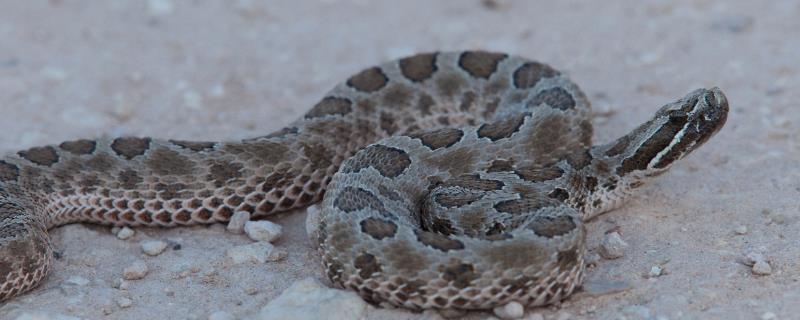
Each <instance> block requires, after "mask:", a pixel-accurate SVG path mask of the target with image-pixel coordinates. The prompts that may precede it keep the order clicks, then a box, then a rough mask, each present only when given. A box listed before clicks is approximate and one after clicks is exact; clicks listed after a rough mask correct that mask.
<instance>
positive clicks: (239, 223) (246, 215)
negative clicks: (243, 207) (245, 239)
mask: <svg viewBox="0 0 800 320" xmlns="http://www.w3.org/2000/svg"><path fill="white" fill-rule="evenodd" d="M248 221H250V212H247V211H237V212H236V213H234V214H233V216H231V220H230V221H229V222H228V226H227V227H226V229H227V230H228V232H230V233H237V234H238V233H242V232H244V224H245V223H247V222H248Z"/></svg>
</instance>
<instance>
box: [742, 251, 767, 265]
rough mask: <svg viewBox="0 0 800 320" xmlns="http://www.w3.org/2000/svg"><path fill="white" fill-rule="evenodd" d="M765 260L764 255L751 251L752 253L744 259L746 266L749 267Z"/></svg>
mask: <svg viewBox="0 0 800 320" xmlns="http://www.w3.org/2000/svg"><path fill="white" fill-rule="evenodd" d="M765 260H766V259H765V258H764V255H763V254H761V253H758V252H756V251H751V252H748V253H747V255H746V256H745V258H744V262H743V263H744V264H745V265H748V266H753V265H754V264H756V262H759V261H765Z"/></svg>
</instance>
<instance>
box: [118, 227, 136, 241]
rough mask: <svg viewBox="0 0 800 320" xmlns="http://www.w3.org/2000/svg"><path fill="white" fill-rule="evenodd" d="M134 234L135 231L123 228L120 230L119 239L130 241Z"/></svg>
mask: <svg viewBox="0 0 800 320" xmlns="http://www.w3.org/2000/svg"><path fill="white" fill-rule="evenodd" d="M133 234H134V232H133V229H131V228H128V227H123V228H122V229H120V230H119V232H117V238H120V239H121V240H127V239H130V237H133Z"/></svg>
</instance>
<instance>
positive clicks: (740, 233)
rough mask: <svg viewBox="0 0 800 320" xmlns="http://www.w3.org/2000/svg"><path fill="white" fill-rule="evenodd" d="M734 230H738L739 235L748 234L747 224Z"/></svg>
mask: <svg viewBox="0 0 800 320" xmlns="http://www.w3.org/2000/svg"><path fill="white" fill-rule="evenodd" d="M733 231H734V232H736V234H738V235H745V234H747V226H738V227H736V229H735V230H733Z"/></svg>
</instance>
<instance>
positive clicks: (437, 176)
mask: <svg viewBox="0 0 800 320" xmlns="http://www.w3.org/2000/svg"><path fill="white" fill-rule="evenodd" d="M727 111H728V105H727V101H726V100H725V97H724V95H723V94H722V92H721V91H720V90H719V89H716V88H714V89H710V90H706V89H699V90H696V91H693V92H691V93H689V94H688V95H687V96H686V97H685V98H683V99H680V100H677V101H675V102H673V103H670V104H667V105H666V106H664V107H662V108H661V109H660V110H658V111H657V112H656V115H655V116H654V117H653V118H652V119H651V120H650V121H648V122H647V123H645V124H642V125H641V126H639V127H638V128H637V129H635V130H634V131H633V132H631V133H630V134H628V135H626V136H624V137H622V138H620V139H618V140H616V141H614V142H612V143H610V144H607V145H599V146H591V145H590V144H591V136H592V126H591V122H590V119H589V114H590V111H589V103H588V101H587V100H586V97H585V96H584V94H583V93H582V92H581V91H580V89H579V88H578V87H577V86H576V85H575V84H573V83H572V82H571V81H570V80H569V79H567V78H566V77H565V76H564V75H562V74H561V73H560V72H558V71H557V70H555V69H553V68H551V67H549V66H547V65H545V64H542V63H539V62H534V61H529V60H526V59H522V58H519V57H514V56H510V55H507V54H502V53H492V52H484V51H466V52H441V53H438V52H434V53H423V54H418V55H415V56H412V57H407V58H403V59H399V60H396V61H392V62H389V63H385V64H382V65H379V66H376V67H371V68H368V69H365V70H364V71H361V72H359V73H357V74H355V75H353V76H352V77H350V78H349V79H347V81H345V82H343V83H342V84H340V85H338V86H337V87H336V88H334V89H333V90H332V91H330V92H329V93H328V94H326V95H325V97H324V98H322V99H321V100H320V102H319V103H317V104H316V105H314V106H313V107H312V108H311V110H310V111H309V112H308V113H307V114H306V115H305V116H303V117H302V118H301V119H299V120H297V121H295V122H294V123H292V124H290V125H288V126H287V127H285V128H283V129H281V130H278V131H276V132H274V133H271V134H268V135H265V136H262V137H258V138H254V139H248V140H244V141H239V142H222V143H216V142H192V141H177V140H159V139H152V138H143V137H121V138H116V139H99V140H86V139H83V140H76V141H68V142H64V143H61V144H59V145H54V146H44V147H36V148H31V149H28V150H24V151H20V152H18V153H16V154H13V155H9V156H7V157H5V158H3V159H2V160H0V300H5V299H8V298H10V297H13V296H16V295H18V294H21V293H23V292H25V291H27V290H30V289H31V288H33V287H34V286H36V285H37V284H38V283H40V282H41V281H42V279H43V278H44V277H45V276H46V275H47V272H48V271H49V268H50V265H51V259H52V258H51V257H52V252H53V248H52V245H51V243H50V239H49V237H48V234H47V230H48V229H49V228H53V227H56V226H59V225H62V224H66V223H74V222H91V223H99V224H108V225H117V226H122V225H127V226H165V227H171V226H178V225H189V224H198V223H215V222H225V221H228V220H229V219H230V217H231V216H232V215H233V214H234V213H235V212H239V211H246V212H249V213H251V214H252V215H253V216H256V217H258V216H264V215H268V214H271V213H275V212H280V211H286V210H289V209H292V208H298V207H304V206H307V205H309V204H311V203H316V202H319V201H320V200H322V198H323V194H326V195H325V197H324V200H323V202H322V204H321V208H322V209H321V211H320V214H319V216H318V217H317V219H316V220H312V221H309V222H310V223H313V225H315V226H317V227H316V229H315V231H314V232H313V234H311V235H310V236H311V237H312V238H313V239H314V240H315V241H316V243H317V244H318V245H319V249H320V252H321V254H322V256H323V261H324V267H325V271H326V274H327V275H328V277H330V279H331V281H332V282H333V283H335V284H337V285H340V286H341V287H344V288H348V289H352V290H355V291H357V292H358V293H359V294H360V295H361V296H362V297H364V298H365V299H367V300H369V301H374V302H387V303H390V304H394V305H397V306H402V307H406V308H411V309H423V308H460V309H485V308H492V307H495V306H498V305H502V304H506V303H508V302H510V301H517V302H520V303H523V304H526V305H543V304H547V303H551V302H554V301H558V300H560V299H563V298H564V297H566V296H568V295H569V294H570V293H572V292H573V291H574V290H575V288H577V287H578V286H580V284H581V282H582V280H583V277H584V261H583V256H584V252H585V247H584V241H585V231H584V227H583V221H584V220H586V219H588V218H590V217H592V216H594V215H597V214H599V213H602V212H604V211H607V210H609V209H612V208H614V207H616V206H618V205H619V204H620V202H621V200H622V199H623V198H624V196H626V195H627V194H628V193H629V192H630V191H631V190H632V189H635V188H637V187H639V186H641V185H642V183H643V182H645V181H647V180H648V179H649V178H650V177H653V176H656V175H658V174H660V173H662V172H664V171H665V170H667V169H668V168H669V166H670V165H671V164H672V163H673V162H674V161H675V160H677V159H680V158H682V157H683V156H685V155H686V154H687V153H689V152H691V151H692V150H694V149H695V148H697V147H698V146H699V145H701V144H702V143H704V142H705V141H707V140H708V139H709V138H710V137H711V136H712V135H713V134H714V133H715V132H717V131H718V129H719V128H720V127H722V125H723V124H724V123H725V120H726V116H727ZM337 170H338V173H336V172H337Z"/></svg>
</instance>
